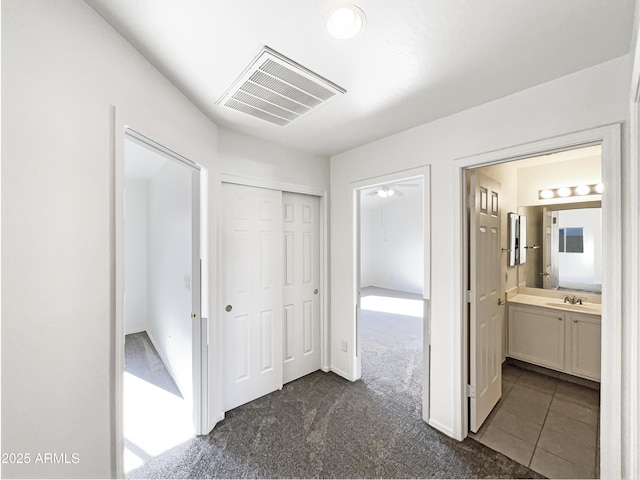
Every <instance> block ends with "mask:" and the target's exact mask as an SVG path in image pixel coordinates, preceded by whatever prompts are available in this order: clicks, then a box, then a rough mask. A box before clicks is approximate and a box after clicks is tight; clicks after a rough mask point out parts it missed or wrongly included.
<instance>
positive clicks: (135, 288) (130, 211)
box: [124, 178, 147, 335]
mask: <svg viewBox="0 0 640 480" xmlns="http://www.w3.org/2000/svg"><path fill="white" fill-rule="evenodd" d="M125 189H126V195H125V238H124V241H125V244H124V256H125V259H126V261H125V270H124V284H125V287H124V288H125V310H124V332H125V334H127V335H128V334H130V333H137V332H144V331H145V330H147V183H146V182H145V181H144V180H136V179H130V178H128V179H126V183H125Z"/></svg>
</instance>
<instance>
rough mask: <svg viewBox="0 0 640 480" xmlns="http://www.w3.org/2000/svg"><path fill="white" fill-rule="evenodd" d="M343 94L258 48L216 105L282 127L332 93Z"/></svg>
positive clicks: (283, 59) (283, 57) (315, 77)
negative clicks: (256, 54) (257, 51)
mask: <svg viewBox="0 0 640 480" xmlns="http://www.w3.org/2000/svg"><path fill="white" fill-rule="evenodd" d="M345 92H346V90H345V89H344V88H341V87H339V86H338V85H336V84H335V83H332V82H330V81H329V80H327V79H325V78H323V77H321V76H320V75H318V74H317V73H314V72H312V71H311V70H309V69H306V68H304V67H303V66H302V65H299V64H297V63H296V62H294V61H293V60H290V59H288V58H287V57H285V56H284V55H281V54H280V53H278V52H276V51H275V50H271V49H270V48H269V47H262V50H261V51H260V53H259V54H258V56H257V57H256V58H255V59H254V60H253V62H251V64H250V65H249V66H248V67H247V68H246V70H245V71H244V72H243V73H242V75H240V76H239V77H238V79H237V80H236V81H235V83H234V84H233V85H232V86H231V87H230V88H229V89H228V90H227V91H226V92H225V94H224V95H222V97H220V98H219V99H218V101H217V102H216V104H217V105H224V106H225V107H229V108H233V109H234V110H237V111H239V112H243V113H246V114H248V115H252V116H254V117H257V118H260V119H262V120H266V121H267V122H271V123H275V124H277V125H281V126H284V125H286V124H288V123H289V122H291V121H293V120H295V119H296V118H298V117H299V116H301V115H304V114H305V113H307V112H308V111H310V110H312V109H314V108H316V107H318V106H319V105H321V104H323V103H324V102H326V101H327V100H329V99H330V98H332V97H333V96H334V95H335V94H336V93H345Z"/></svg>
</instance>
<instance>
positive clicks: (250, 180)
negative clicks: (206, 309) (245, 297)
mask: <svg viewBox="0 0 640 480" xmlns="http://www.w3.org/2000/svg"><path fill="white" fill-rule="evenodd" d="M223 183H231V184H234V185H244V186H246V187H257V188H266V189H269V190H278V191H281V192H289V193H301V194H303V195H311V196H314V197H320V241H321V242H322V244H321V245H320V285H321V289H320V370H322V371H324V372H327V371H329V368H330V364H331V361H330V360H331V357H330V352H331V337H330V331H329V315H328V314H329V294H328V293H329V274H328V272H329V260H330V259H329V223H328V222H329V201H328V193H327V191H326V190H324V189H322V188H317V187H312V186H308V185H300V184H295V183H286V182H279V181H277V180H268V179H264V178H257V177H243V176H239V175H230V174H227V173H221V174H220V177H219V185H220V186H221V185H222V184H223ZM220 203H222V202H220ZM222 213H223V210H222V205H221V206H220V208H218V225H221V224H222V222H221V219H222ZM218 236H219V239H218V245H219V247H218V250H219V251H218V256H220V255H222V252H221V251H220V248H221V247H220V246H221V245H222V241H221V238H222V237H221V236H222V229H221V228H218ZM218 275H219V277H220V278H219V281H218V288H217V292H218V295H219V298H222V279H221V276H222V269H220V268H219V269H218ZM220 352H222V350H220ZM220 355H221V353H220ZM220 358H221V357H220ZM220 378H222V377H220Z"/></svg>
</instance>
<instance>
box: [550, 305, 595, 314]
mask: <svg viewBox="0 0 640 480" xmlns="http://www.w3.org/2000/svg"><path fill="white" fill-rule="evenodd" d="M547 305H548V306H550V307H555V308H563V309H566V310H575V311H576V312H584V313H597V314H600V310H599V309H598V308H594V307H591V306H589V305H575V304H572V303H564V302H548V303H547Z"/></svg>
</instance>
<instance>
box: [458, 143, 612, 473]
mask: <svg viewBox="0 0 640 480" xmlns="http://www.w3.org/2000/svg"><path fill="white" fill-rule="evenodd" d="M602 177H603V168H602V149H601V145H599V144H598V145H591V146H585V147H580V148H575V149H572V150H565V151H561V152H557V153H553V154H545V155H544V156H534V157H529V158H526V159H523V160H511V161H506V162H502V163H495V164H492V165H488V166H478V167H471V168H467V169H465V179H466V180H465V185H466V192H467V195H466V198H467V202H466V206H467V208H466V222H465V225H466V233H465V239H466V258H467V268H466V287H465V289H466V290H467V291H468V292H469V294H468V297H469V298H468V303H467V313H466V319H467V327H466V329H467V332H468V337H467V341H468V344H467V349H468V353H467V354H468V359H469V363H468V370H467V375H468V376H467V381H468V385H469V387H468V397H469V398H468V405H467V411H468V415H469V416H468V425H469V435H470V436H472V437H473V438H475V439H476V440H478V441H479V442H481V443H484V444H485V445H487V446H489V447H490V448H492V449H494V450H497V451H500V452H501V453H503V454H505V455H507V456H508V457H510V458H512V459H513V460H516V461H517V462H519V463H521V464H523V465H525V466H527V467H529V468H531V469H532V470H534V471H536V472H538V473H540V474H542V475H545V476H547V477H549V478H569V477H570V478H594V477H599V467H600V465H599V464H600V458H599V452H600V448H599V438H600V417H601V415H600V403H601V402H600V379H601V376H602V375H601V350H602V345H601V343H602V342H601V335H602V334H601V321H602V286H603V266H602V265H603V262H602V259H603V247H602V238H603V229H602V223H603V210H602V193H603V188H604V187H603V181H602ZM605 288H606V286H605Z"/></svg>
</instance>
